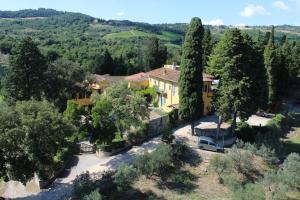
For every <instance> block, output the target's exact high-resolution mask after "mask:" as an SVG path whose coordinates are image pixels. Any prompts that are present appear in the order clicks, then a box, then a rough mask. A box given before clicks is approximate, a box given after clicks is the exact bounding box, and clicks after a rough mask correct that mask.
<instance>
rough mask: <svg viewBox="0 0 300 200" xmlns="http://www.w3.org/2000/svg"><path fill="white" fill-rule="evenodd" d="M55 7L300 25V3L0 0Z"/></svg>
mask: <svg viewBox="0 0 300 200" xmlns="http://www.w3.org/2000/svg"><path fill="white" fill-rule="evenodd" d="M29 8H31V9H37V8H53V9H56V10H60V11H72V12H80V13H84V14H88V15H91V16H93V17H97V18H102V19H118V20H125V19H126V20H131V21H137V22H147V23H152V24H155V23H187V22H189V21H190V19H191V18H192V17H200V18H201V19H202V21H203V23H204V24H211V25H237V26H243V25H282V24H289V25H300V0H280V1H277V0H226V1H225V0H0V10H20V9H29Z"/></svg>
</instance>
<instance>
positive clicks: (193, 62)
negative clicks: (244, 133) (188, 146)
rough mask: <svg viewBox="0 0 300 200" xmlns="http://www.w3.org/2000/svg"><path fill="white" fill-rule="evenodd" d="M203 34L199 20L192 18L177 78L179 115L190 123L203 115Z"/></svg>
mask: <svg viewBox="0 0 300 200" xmlns="http://www.w3.org/2000/svg"><path fill="white" fill-rule="evenodd" d="M203 33H204V29H203V26H202V22H201V20H200V19H199V18H193V19H192V20H191V23H190V26H189V29H188V32H187V33H186V36H185V42H184V45H183V49H182V61H181V67H180V77H179V105H180V106H179V114H180V116H181V117H182V118H183V119H185V120H187V121H190V122H192V121H194V120H196V119H198V118H199V117H201V116H202V115H203V100H202V85H203V80H202V71H203V68H202V67H203V66H202V56H203V49H202V39H203ZM193 130H194V129H193V127H192V131H193Z"/></svg>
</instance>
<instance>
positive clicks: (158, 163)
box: [134, 144, 173, 177]
mask: <svg viewBox="0 0 300 200" xmlns="http://www.w3.org/2000/svg"><path fill="white" fill-rule="evenodd" d="M172 161H173V150H172V147H171V146H170V145H167V144H160V145H158V146H157V148H156V149H155V150H154V151H153V152H152V153H148V152H145V153H144V154H143V155H139V156H138V157H137V159H136V160H135V162H134V166H135V167H136V168H137V170H138V171H139V172H140V173H141V174H142V175H145V176H147V177H149V176H151V175H153V174H155V173H156V174H157V175H162V174H164V173H165V172H167V170H168V169H170V167H171V166H172V165H173V162H172Z"/></svg>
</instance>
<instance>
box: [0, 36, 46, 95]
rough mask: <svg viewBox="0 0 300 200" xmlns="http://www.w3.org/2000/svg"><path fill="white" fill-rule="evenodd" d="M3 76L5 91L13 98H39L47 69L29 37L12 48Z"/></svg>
mask: <svg viewBox="0 0 300 200" xmlns="http://www.w3.org/2000/svg"><path fill="white" fill-rule="evenodd" d="M9 65H10V66H9V67H8V70H7V74H6V77H5V93H6V95H7V97H8V98H12V99H14V100H30V99H31V98H36V99H40V98H41V95H42V91H43V86H44V81H45V79H44V76H45V71H46V70H47V65H46V62H45V58H44V57H43V55H42V54H41V52H40V50H39V49H38V47H37V45H36V44H35V43H34V42H33V41H32V39H31V38H30V37H27V38H25V39H24V40H22V41H21V43H20V44H18V45H17V46H16V47H15V48H14V49H13V50H12V55H11V56H10V61H9Z"/></svg>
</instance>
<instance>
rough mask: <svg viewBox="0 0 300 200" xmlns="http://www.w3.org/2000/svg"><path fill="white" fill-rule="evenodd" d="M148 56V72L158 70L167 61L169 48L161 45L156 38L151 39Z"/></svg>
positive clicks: (146, 62)
mask: <svg viewBox="0 0 300 200" xmlns="http://www.w3.org/2000/svg"><path fill="white" fill-rule="evenodd" d="M146 52H147V54H146V57H145V59H146V61H145V64H146V70H147V71H150V70H153V69H156V68H160V67H162V65H163V64H165V62H166V60H167V48H166V47H165V46H163V45H160V44H159V40H158V38H156V37H152V38H150V39H149V44H148V47H147V51H146Z"/></svg>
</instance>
